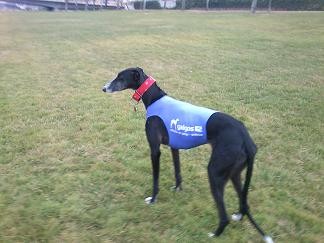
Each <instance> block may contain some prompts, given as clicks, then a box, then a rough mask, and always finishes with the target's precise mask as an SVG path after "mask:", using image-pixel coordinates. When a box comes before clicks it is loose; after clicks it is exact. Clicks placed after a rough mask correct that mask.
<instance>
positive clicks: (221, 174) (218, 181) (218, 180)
mask: <svg viewBox="0 0 324 243" xmlns="http://www.w3.org/2000/svg"><path fill="white" fill-rule="evenodd" d="M229 166H231V163H228V162H227V159H226V158H224V156H223V154H222V153H219V152H217V151H215V150H214V151H213V152H212V156H211V159H210V162H209V164H208V179H209V184H210V189H211V192H212V195H213V197H214V200H215V203H216V206H217V209H218V215H219V225H218V228H217V229H216V231H215V232H214V233H211V234H210V235H209V236H219V235H220V234H221V233H222V232H223V231H224V229H225V227H226V226H227V225H228V224H229V220H228V217H227V213H226V208H225V204H224V189H225V185H226V182H227V181H228V178H229V172H230V170H229Z"/></svg>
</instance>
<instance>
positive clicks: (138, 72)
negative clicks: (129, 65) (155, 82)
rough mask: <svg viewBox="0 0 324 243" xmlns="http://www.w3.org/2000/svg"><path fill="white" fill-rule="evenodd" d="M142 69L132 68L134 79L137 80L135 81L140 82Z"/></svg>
mask: <svg viewBox="0 0 324 243" xmlns="http://www.w3.org/2000/svg"><path fill="white" fill-rule="evenodd" d="M143 73H144V71H143V69H141V68H139V67H137V68H135V70H134V81H135V82H137V83H140V82H141V77H142V76H143Z"/></svg>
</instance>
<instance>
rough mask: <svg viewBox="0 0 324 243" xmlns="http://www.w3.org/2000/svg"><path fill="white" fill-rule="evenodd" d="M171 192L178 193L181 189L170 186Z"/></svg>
mask: <svg viewBox="0 0 324 243" xmlns="http://www.w3.org/2000/svg"><path fill="white" fill-rule="evenodd" d="M171 191H174V192H180V191H182V187H181V186H172V187H171Z"/></svg>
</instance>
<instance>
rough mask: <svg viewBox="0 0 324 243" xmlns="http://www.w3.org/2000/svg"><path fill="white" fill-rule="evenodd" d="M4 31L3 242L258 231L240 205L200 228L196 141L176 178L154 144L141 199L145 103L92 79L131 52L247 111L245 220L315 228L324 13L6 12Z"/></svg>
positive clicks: (176, 86) (316, 237) (205, 207)
mask: <svg viewBox="0 0 324 243" xmlns="http://www.w3.org/2000/svg"><path fill="white" fill-rule="evenodd" d="M0 36H1V37H0V129H1V130H0V242H176V241H179V242H220V243H222V242H224V243H225V242H261V237H260V236H259V235H258V234H257V232H256V231H255V229H253V228H252V226H251V225H250V224H249V223H248V221H247V220H244V221H243V222H240V223H231V224H230V225H229V226H228V228H227V229H226V231H225V233H224V234H223V235H222V236H221V237H220V238H218V239H209V238H208V237H207V233H208V232H210V231H211V230H213V229H215V228H216V225H217V222H218V216H217V214H216V210H215V207H214V204H213V199H212V197H211V194H210V191H209V185H208V179H207V170H206V166H207V162H208V159H209V151H210V148H209V146H207V145H206V146H202V147H199V148H195V149H192V150H190V151H183V152H181V154H180V156H181V160H182V171H183V172H182V175H183V179H184V190H183V191H182V192H180V193H174V192H172V191H171V190H170V189H169V188H170V187H171V186H172V185H173V183H174V181H173V167H172V163H171V156H170V152H169V150H168V148H167V147H163V148H162V157H161V176H160V194H159V198H158V203H157V204H155V205H154V206H146V205H145V204H144V198H145V197H146V196H149V195H150V192H151V163H150V160H149V157H150V156H149V149H148V145H147V142H146V139H145V134H144V123H145V119H144V117H145V115H144V114H145V113H144V108H143V107H142V105H140V106H139V107H140V108H139V111H138V112H137V113H134V112H133V111H132V106H131V105H130V102H129V100H130V96H131V92H130V91H124V92H122V93H119V94H114V95H110V96H109V95H106V94H104V93H103V92H101V87H102V85H103V84H104V83H105V82H106V81H107V80H109V79H112V78H114V77H115V75H116V73H117V72H118V71H120V70H121V69H123V68H126V67H129V66H140V67H142V68H143V69H144V70H145V71H146V72H147V73H149V74H151V75H152V76H153V77H155V79H157V81H158V83H159V85H160V86H161V87H162V88H163V89H165V90H166V91H167V92H168V94H169V95H171V96H174V97H177V98H179V99H182V100H186V101H189V102H192V103H194V104H198V105H201V106H206V107H211V108H214V109H217V110H221V111H224V112H227V113H230V114H232V115H233V116H234V117H236V118H238V119H240V120H242V121H243V122H244V123H245V124H246V125H247V127H248V128H249V130H250V132H251V135H252V136H253V138H254V140H255V141H256V143H257V145H258V147H259V152H258V154H257V160H256V164H255V170H254V175H253V178H252V185H251V190H250V194H249V201H250V205H251V208H252V212H253V214H254V216H255V218H256V220H257V221H258V222H259V223H260V224H261V226H262V227H263V228H264V229H265V230H266V231H267V232H268V233H269V234H270V235H271V236H273V238H274V240H275V241H276V242H323V239H324V220H323V217H324V193H323V192H324V188H323V185H324V182H323V176H324V166H323V162H324V153H323V147H324V143H323V135H324V127H323V120H324V101H323V97H324V13H316V12H313V13H311V12H305V13H273V14H271V15H268V14H257V15H250V14H248V13H227V12H224V13H221V12H210V13H205V12H178V11H161V12H155V11H152V12H117V11H114V12H96V13H94V12H88V13H86V12H68V13H63V12H54V13H47V12H46V13H45V12H37V13H36V12H33V13H32V12H25V13H21V12H20V13H18V12H10V13H0ZM226 192H227V193H226V197H225V200H226V203H227V211H228V213H232V212H234V211H236V210H237V199H236V195H235V193H234V190H233V188H232V185H231V184H229V185H228V186H227V188H226Z"/></svg>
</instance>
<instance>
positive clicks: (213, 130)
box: [103, 68, 272, 243]
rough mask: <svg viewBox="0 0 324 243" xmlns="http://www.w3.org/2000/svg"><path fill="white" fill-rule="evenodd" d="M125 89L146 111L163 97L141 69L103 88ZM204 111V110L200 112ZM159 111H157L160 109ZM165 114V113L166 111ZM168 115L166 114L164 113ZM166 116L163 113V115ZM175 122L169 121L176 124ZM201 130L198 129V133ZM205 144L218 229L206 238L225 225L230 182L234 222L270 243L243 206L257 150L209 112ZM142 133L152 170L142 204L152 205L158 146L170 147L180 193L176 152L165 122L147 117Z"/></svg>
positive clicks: (237, 127)
mask: <svg viewBox="0 0 324 243" xmlns="http://www.w3.org/2000/svg"><path fill="white" fill-rule="evenodd" d="M125 89H132V90H136V91H135V93H134V95H133V98H134V99H135V100H136V101H139V100H140V99H142V100H143V103H144V105H145V108H146V109H147V110H148V109H149V108H150V107H151V105H153V104H154V103H155V102H156V103H157V101H158V100H160V99H162V98H163V97H167V95H166V93H165V92H164V91H163V90H161V89H160V88H159V87H158V86H157V84H156V83H155V80H154V79H152V78H151V77H149V76H147V75H146V74H145V73H144V72H143V70H142V69H141V68H129V69H126V70H123V71H121V72H120V73H119V74H118V75H117V77H116V78H115V79H114V80H113V81H111V82H109V83H107V84H106V85H105V86H104V87H103V91H104V92H109V93H112V92H117V91H121V90H125ZM201 109H204V108H201ZM160 110H161V109H160ZM166 110H167V109H166ZM167 112H168V111H167ZM167 112H166V113H167ZM178 120H179V119H177V120H172V121H171V126H172V123H177V122H178ZM180 128H182V129H183V130H190V129H191V128H190V127H189V128H188V127H183V126H182V127H180ZM200 129H201V128H198V130H200ZM205 129H206V134H207V136H206V137H207V138H206V140H207V141H206V143H209V144H211V146H212V153H211V158H210V161H209V164H208V177H209V183H210V188H211V192H212V195H213V197H214V200H215V202H216V205H217V208H218V213H219V217H220V219H219V226H218V228H217V229H216V230H215V232H214V233H210V234H209V235H210V236H219V235H220V234H221V233H222V232H223V231H224V229H225V227H226V226H227V225H228V224H229V219H228V216H227V214H226V210H225V205H224V199H223V194H224V187H225V184H226V182H227V181H228V180H229V179H231V181H232V183H233V185H234V188H235V190H236V192H237V195H238V198H239V212H238V213H236V214H233V215H232V219H233V220H235V221H238V220H241V219H242V218H243V216H244V215H247V216H248V218H249V220H250V221H251V223H252V224H253V225H254V226H255V227H256V229H257V230H258V231H259V233H260V234H261V235H262V236H263V239H264V240H265V241H266V242H268V243H270V242H272V239H271V238H270V237H269V236H266V235H265V233H264V232H263V231H262V229H261V228H260V227H259V226H258V225H257V224H256V222H255V221H254V220H253V218H252V216H251V214H250V212H249V206H248V203H247V194H248V189H249V184H250V180H251V176H252V169H253V162H254V157H255V154H256V152H257V147H256V145H255V144H254V142H253V140H252V139H251V137H250V135H249V134H248V131H247V129H246V128H245V126H244V125H243V123H241V122H240V121H238V120H236V119H234V118H233V117H231V116H229V115H227V114H224V113H221V112H212V114H211V115H210V116H209V117H208V120H207V122H206V127H205ZM145 131H146V136H147V140H148V143H149V145H150V149H151V160H152V167H153V193H152V196H151V197H148V198H146V199H145V202H146V203H148V204H152V203H154V202H155V201H156V197H157V194H158V192H159V170H160V155H161V152H160V145H161V144H165V145H169V146H170V147H171V153H172V158H173V163H174V170H175V190H181V175H180V160H179V149H178V148H177V147H174V146H171V145H170V143H169V139H170V136H169V135H170V134H169V132H168V130H167V128H166V124H165V122H164V121H163V120H162V119H161V118H160V117H159V116H158V115H153V116H149V117H148V118H147V120H146V125H145ZM245 167H247V170H246V177H245V183H244V186H243V187H242V184H241V172H242V170H243V169H244V168H245Z"/></svg>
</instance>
